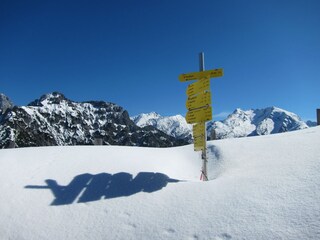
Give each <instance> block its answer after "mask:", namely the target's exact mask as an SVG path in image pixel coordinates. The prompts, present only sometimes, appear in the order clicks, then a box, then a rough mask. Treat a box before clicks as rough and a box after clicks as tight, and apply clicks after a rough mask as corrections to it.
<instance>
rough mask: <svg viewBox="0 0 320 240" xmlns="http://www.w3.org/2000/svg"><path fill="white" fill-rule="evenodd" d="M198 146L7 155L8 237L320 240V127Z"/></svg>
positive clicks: (4, 212) (0, 198)
mask: <svg viewBox="0 0 320 240" xmlns="http://www.w3.org/2000/svg"><path fill="white" fill-rule="evenodd" d="M208 153H209V163H208V164H209V178H210V181H208V182H201V181H200V180H199V178H200V168H201V160H200V155H199V153H198V152H194V151H193V145H188V146H183V147H175V148H163V149H155V148H141V147H121V146H75V147H41V148H40V147H39V148H21V149H6V150H5V149H1V150H0V182H1V184H0V193H1V194H0V239H1V240H3V239H4V240H7V239H10V240H23V239H27V240H44V239H50V240H58V239H77V240H81V239H83V240H84V239H86V240H87V239H95V240H96V239H124V240H127V239H139V240H141V239H148V240H151V239H175V240H176V239H187V240H188V239H190V240H196V239H209V240H211V239H212V240H225V239H252V240H259V239H265V240H270V239H299V240H301V239H320V127H314V128H309V129H305V130H299V131H295V132H289V133H282V134H275V135H267V136H259V137H248V138H240V139H225V140H217V141H211V142H208Z"/></svg>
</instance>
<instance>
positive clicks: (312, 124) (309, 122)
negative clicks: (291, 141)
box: [306, 120, 317, 127]
mask: <svg viewBox="0 0 320 240" xmlns="http://www.w3.org/2000/svg"><path fill="white" fill-rule="evenodd" d="M306 124H307V125H308V126H309V127H315V126H317V122H313V121H310V120H309V121H306Z"/></svg>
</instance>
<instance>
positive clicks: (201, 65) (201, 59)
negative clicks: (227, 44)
mask: <svg viewBox="0 0 320 240" xmlns="http://www.w3.org/2000/svg"><path fill="white" fill-rule="evenodd" d="M199 70H200V72H203V71H204V70H205V67H204V53H203V52H201V53H199ZM201 158H202V170H201V171H202V179H203V181H208V172H207V124H206V122H204V149H203V150H202V154H201Z"/></svg>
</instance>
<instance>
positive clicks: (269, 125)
mask: <svg viewBox="0 0 320 240" xmlns="http://www.w3.org/2000/svg"><path fill="white" fill-rule="evenodd" d="M132 120H133V121H134V122H135V123H136V124H137V125H138V126H147V125H150V126H154V127H156V128H158V129H159V130H161V131H163V132H165V133H167V134H168V135H171V136H174V137H177V138H180V139H186V140H187V141H188V142H192V126H191V125H190V124H187V122H186V120H185V119H184V117H182V116H181V115H177V116H171V117H163V116H160V115H159V114H156V113H149V114H140V115H138V116H135V117H132ZM305 128H308V125H307V124H306V123H305V122H303V121H302V120H301V119H300V117H299V116H297V115H296V114H294V113H291V112H289V111H286V110H283V109H281V108H277V107H269V108H264V109H250V110H246V111H244V110H241V109H240V108H238V109H236V110H235V111H234V112H233V113H232V114H230V115H229V116H228V117H227V118H226V119H225V120H223V121H211V122H208V123H207V135H208V138H209V139H214V138H216V139H223V138H237V137H246V136H258V135H268V134H273V133H281V132H288V131H294V130H300V129H305ZM213 130H215V136H213V135H214V134H213Z"/></svg>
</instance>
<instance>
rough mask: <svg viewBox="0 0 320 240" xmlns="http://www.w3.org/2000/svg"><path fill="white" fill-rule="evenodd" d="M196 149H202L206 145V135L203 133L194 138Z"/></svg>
mask: <svg viewBox="0 0 320 240" xmlns="http://www.w3.org/2000/svg"><path fill="white" fill-rule="evenodd" d="M193 139H194V140H193V143H194V151H202V150H204V149H205V147H206V141H205V135H201V136H198V137H194V138H193Z"/></svg>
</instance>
